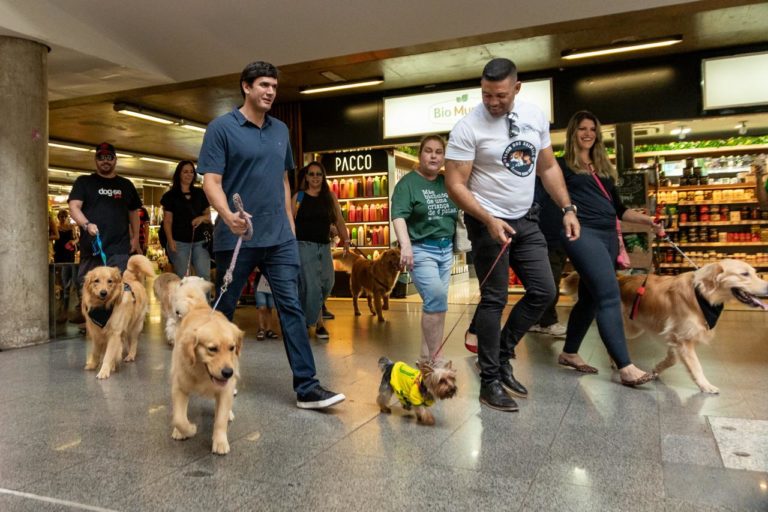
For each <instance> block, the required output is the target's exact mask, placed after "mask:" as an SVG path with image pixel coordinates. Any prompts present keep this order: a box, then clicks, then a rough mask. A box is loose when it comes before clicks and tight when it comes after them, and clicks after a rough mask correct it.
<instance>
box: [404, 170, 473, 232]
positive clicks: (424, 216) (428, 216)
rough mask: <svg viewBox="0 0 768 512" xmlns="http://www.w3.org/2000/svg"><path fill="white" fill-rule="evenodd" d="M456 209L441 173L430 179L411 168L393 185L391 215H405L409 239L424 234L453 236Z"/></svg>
mask: <svg viewBox="0 0 768 512" xmlns="http://www.w3.org/2000/svg"><path fill="white" fill-rule="evenodd" d="M458 211H459V210H458V208H456V204H455V203H454V202H453V201H451V199H450V198H449V197H448V192H447V190H446V189H445V176H443V175H442V174H438V175H437V178H436V179H435V180H433V181H430V180H428V179H426V178H424V177H423V176H422V175H421V174H419V173H418V172H416V171H411V172H409V173H408V174H406V175H405V176H403V178H402V179H401V180H400V181H398V182H397V185H395V192H394V194H392V219H405V223H406V225H407V226H408V236H409V237H410V239H411V242H412V243H413V242H419V241H421V240H424V239H426V238H453V233H454V231H456V217H457V215H458Z"/></svg>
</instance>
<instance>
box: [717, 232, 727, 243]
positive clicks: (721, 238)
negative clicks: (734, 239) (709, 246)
mask: <svg viewBox="0 0 768 512" xmlns="http://www.w3.org/2000/svg"><path fill="white" fill-rule="evenodd" d="M717 241H718V242H720V243H721V244H724V243H726V242H727V241H728V232H727V231H720V232H719V233H718V234H717Z"/></svg>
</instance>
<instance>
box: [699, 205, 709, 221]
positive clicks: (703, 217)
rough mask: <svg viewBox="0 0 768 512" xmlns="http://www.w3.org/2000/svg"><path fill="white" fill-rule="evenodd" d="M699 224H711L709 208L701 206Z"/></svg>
mask: <svg viewBox="0 0 768 512" xmlns="http://www.w3.org/2000/svg"><path fill="white" fill-rule="evenodd" d="M699 222H709V206H707V205H705V204H704V205H701V206H699Z"/></svg>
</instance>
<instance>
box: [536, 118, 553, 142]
mask: <svg viewBox="0 0 768 512" xmlns="http://www.w3.org/2000/svg"><path fill="white" fill-rule="evenodd" d="M538 111H539V113H540V116H541V121H540V123H541V124H540V126H541V149H547V148H548V147H550V146H551V145H552V138H551V136H550V134H549V119H547V114H545V113H544V111H543V110H541V109H538Z"/></svg>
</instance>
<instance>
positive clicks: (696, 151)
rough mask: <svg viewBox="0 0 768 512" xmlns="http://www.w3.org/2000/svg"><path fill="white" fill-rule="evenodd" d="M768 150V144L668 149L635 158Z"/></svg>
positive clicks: (637, 155) (636, 155) (644, 153)
mask: <svg viewBox="0 0 768 512" xmlns="http://www.w3.org/2000/svg"><path fill="white" fill-rule="evenodd" d="M765 150H768V144H752V145H746V146H718V147H713V148H691V149H668V150H666V151H646V152H643V153H635V158H650V157H655V156H663V157H665V158H666V157H672V156H690V155H723V154H727V153H735V152H742V151H746V152H753V151H754V152H761V151H765Z"/></svg>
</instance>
